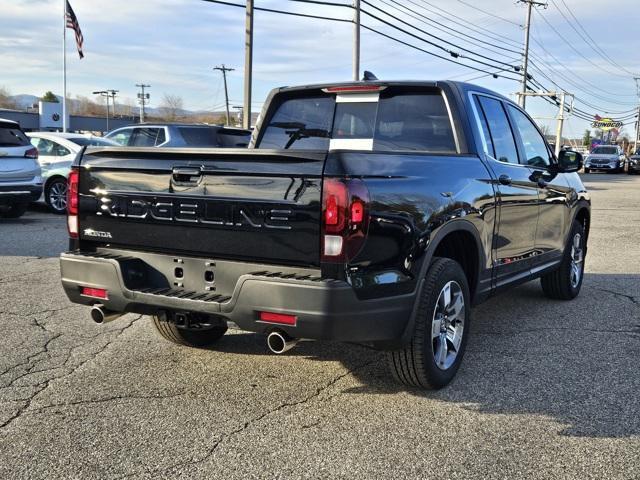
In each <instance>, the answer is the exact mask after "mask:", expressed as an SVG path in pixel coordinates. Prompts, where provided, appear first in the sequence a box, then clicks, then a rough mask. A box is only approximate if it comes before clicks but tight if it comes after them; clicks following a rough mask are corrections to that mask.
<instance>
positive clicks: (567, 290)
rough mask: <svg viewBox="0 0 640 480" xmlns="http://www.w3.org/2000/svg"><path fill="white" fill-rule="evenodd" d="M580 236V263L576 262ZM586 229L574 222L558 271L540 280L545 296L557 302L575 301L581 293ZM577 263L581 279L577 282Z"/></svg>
mask: <svg viewBox="0 0 640 480" xmlns="http://www.w3.org/2000/svg"><path fill="white" fill-rule="evenodd" d="M576 235H580V240H579V248H580V251H579V256H580V260H579V262H576V258H575V256H576V254H577V252H576V246H575V243H574V242H575V237H576ZM585 241H586V239H585V236H584V227H583V226H582V225H581V224H580V222H578V221H574V222H573V226H572V227H571V233H570V234H569V238H568V239H567V245H566V246H565V249H564V257H563V259H562V263H561V264H560V267H558V269H556V270H554V271H553V272H551V273H547V274H546V275H544V276H543V277H542V278H540V284H541V285H542V291H543V292H544V294H545V295H546V296H547V297H549V298H553V299H555V300H573V299H574V298H576V297H577V296H578V294H579V293H580V288H581V287H582V281H583V280H584V259H585V256H586V245H585ZM574 263H577V265H578V269H579V278H578V279H577V281H576V280H575V277H574V275H575V270H574V269H575V266H574Z"/></svg>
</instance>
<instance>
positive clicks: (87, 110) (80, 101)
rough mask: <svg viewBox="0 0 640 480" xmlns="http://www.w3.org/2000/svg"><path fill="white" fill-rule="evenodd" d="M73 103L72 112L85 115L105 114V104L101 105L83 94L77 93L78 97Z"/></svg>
mask: <svg viewBox="0 0 640 480" xmlns="http://www.w3.org/2000/svg"><path fill="white" fill-rule="evenodd" d="M70 103H71V113H72V114H73V115H85V116H104V115H105V106H104V105H99V104H98V103H96V102H95V101H93V100H92V99H90V98H88V97H85V96H83V95H76V98H75V99H74V101H73V102H70Z"/></svg>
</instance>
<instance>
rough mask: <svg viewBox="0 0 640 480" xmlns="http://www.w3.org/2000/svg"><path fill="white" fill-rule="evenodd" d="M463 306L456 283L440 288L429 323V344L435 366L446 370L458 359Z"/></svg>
mask: <svg viewBox="0 0 640 480" xmlns="http://www.w3.org/2000/svg"><path fill="white" fill-rule="evenodd" d="M464 320H465V304H464V294H463V293H462V288H461V287H460V285H459V284H458V282H456V281H453V280H452V281H450V282H447V283H446V284H445V286H444V287H442V290H441V291H440V295H438V301H437V302H436V307H435V309H434V312H433V319H432V321H431V342H432V346H433V358H434V360H435V363H436V366H437V367H438V368H439V369H441V370H447V369H448V368H449V367H451V365H453V363H454V362H455V361H456V358H457V357H458V352H459V351H460V346H461V344H462V335H463V333H464Z"/></svg>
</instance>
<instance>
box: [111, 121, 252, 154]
mask: <svg viewBox="0 0 640 480" xmlns="http://www.w3.org/2000/svg"><path fill="white" fill-rule="evenodd" d="M105 137H106V138H108V139H111V140H113V141H115V142H117V143H118V144H120V145H122V146H125V147H194V148H243V147H246V146H247V145H248V144H249V139H250V138H251V131H250V130H244V129H242V128H230V127H220V126H216V125H203V124H192V125H190V124H181V123H166V124H159V123H156V124H144V125H131V126H128V127H123V128H118V129H117V130H113V131H111V132H109V133H108V134H107V135H105Z"/></svg>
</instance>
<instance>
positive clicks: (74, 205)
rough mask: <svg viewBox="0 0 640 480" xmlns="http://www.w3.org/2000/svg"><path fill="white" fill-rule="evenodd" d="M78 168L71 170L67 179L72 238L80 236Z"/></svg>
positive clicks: (68, 213)
mask: <svg viewBox="0 0 640 480" xmlns="http://www.w3.org/2000/svg"><path fill="white" fill-rule="evenodd" d="M78 177H79V172H78V170H71V172H69V178H68V180H67V229H68V230H69V236H70V237H71V238H78V203H79V195H78Z"/></svg>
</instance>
